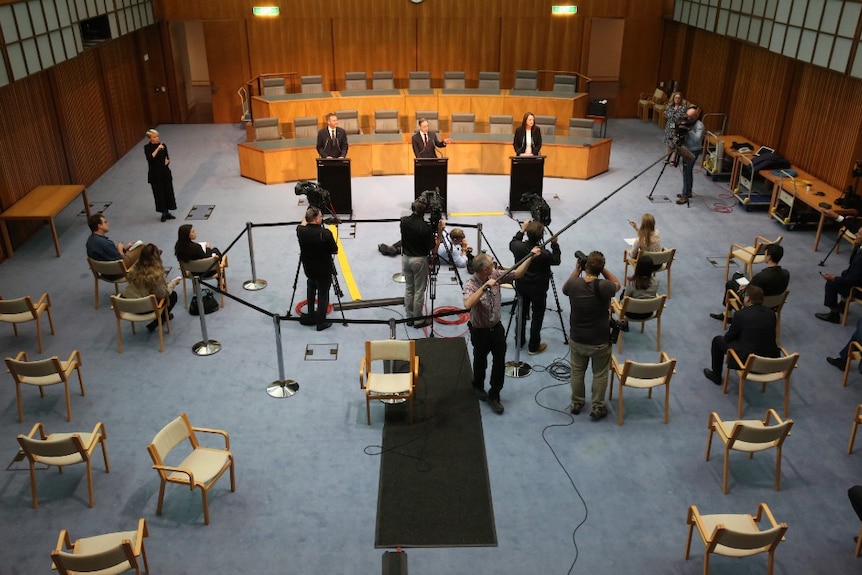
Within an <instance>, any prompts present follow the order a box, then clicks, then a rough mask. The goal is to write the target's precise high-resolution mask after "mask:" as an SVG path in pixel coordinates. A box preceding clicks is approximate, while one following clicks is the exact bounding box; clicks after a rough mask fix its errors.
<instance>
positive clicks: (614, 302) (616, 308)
mask: <svg viewBox="0 0 862 575" xmlns="http://www.w3.org/2000/svg"><path fill="white" fill-rule="evenodd" d="M622 309H623V307H622V304H620V300H619V299H618V298H617V296H614V297H613V298H611V311H612V312H613V313H615V314H617V315H618V316H619V315H620V313H622Z"/></svg>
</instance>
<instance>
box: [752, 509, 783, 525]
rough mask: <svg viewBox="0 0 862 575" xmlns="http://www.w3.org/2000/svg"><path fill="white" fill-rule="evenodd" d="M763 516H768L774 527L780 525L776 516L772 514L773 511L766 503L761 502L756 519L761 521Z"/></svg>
mask: <svg viewBox="0 0 862 575" xmlns="http://www.w3.org/2000/svg"><path fill="white" fill-rule="evenodd" d="M763 516H766V519H767V520H769V522H770V523H771V524H772V527H778V521H776V520H775V516H774V515H772V511H771V510H770V509H769V507H767V505H766V503H761V504H759V505H758V506H757V515H756V516H755V518H754V520H755V521H756V522H758V523H759V522H760V519H761V518H762V517H763Z"/></svg>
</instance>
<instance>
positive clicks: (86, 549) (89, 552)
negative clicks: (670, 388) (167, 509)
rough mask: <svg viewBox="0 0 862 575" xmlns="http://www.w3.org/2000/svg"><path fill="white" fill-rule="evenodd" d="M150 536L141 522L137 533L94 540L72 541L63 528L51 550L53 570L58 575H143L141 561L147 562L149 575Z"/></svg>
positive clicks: (96, 536)
mask: <svg viewBox="0 0 862 575" xmlns="http://www.w3.org/2000/svg"><path fill="white" fill-rule="evenodd" d="M148 536H149V531H148V530H147V520H146V519H144V518H143V517H141V518H140V519H138V528H137V529H135V530H134V531H118V532H115V533H104V534H102V535H95V536H93V537H81V538H80V539H77V540H75V541H72V537H71V535H69V531H68V530H66V529H63V530H62V531H60V536H59V537H58V538H57V546H56V547H54V550H53V551H51V560H52V561H53V563H54V564H53V566H52V567H53V568H56V569H57V573H58V574H59V575H77V574H79V573H80V574H83V573H95V574H98V575H107V574H111V573H126V572H128V571H132V570H134V572H135V575H141V566H140V565H138V558H139V557H140V558H141V559H143V561H144V571H145V572H146V573H149V572H150V565H149V563H148V562H147V550H146V548H145V547H144V538H145V537H148Z"/></svg>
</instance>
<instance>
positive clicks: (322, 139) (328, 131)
mask: <svg viewBox="0 0 862 575" xmlns="http://www.w3.org/2000/svg"><path fill="white" fill-rule="evenodd" d="M317 153H318V155H320V157H321V158H346V157H347V132H345V131H344V128H339V127H338V116H336V115H335V113H334V112H330V113H328V114H327V115H326V127H325V128H323V129H322V130H320V131H319V132H317Z"/></svg>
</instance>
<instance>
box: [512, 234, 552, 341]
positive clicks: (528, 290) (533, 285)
mask: <svg viewBox="0 0 862 575" xmlns="http://www.w3.org/2000/svg"><path fill="white" fill-rule="evenodd" d="M544 233H545V224H543V223H542V222H540V221H536V220H527V221H525V222H524V223H523V224H522V225H521V229H520V231H518V233H516V234H515V235H514V237H513V238H512V241H510V242H509V250H510V251H511V252H512V255H513V256H515V261H516V262H518V261H521V260H522V259H523V258H525V257H527V255H529V254H530V251H531V250H532V249H533V248H534V247H536V246H538V245H539V244H540V243H541V242H542V236H543V235H544ZM524 234H526V235H527V238H526V240H525V239H524ZM551 250H552V251H548V250H546V249H541V251H540V252H539V255H538V256H536V257H535V258H534V259H535V261H534V262H533V263H532V264H531V265H530V269H529V270H527V272H526V273H524V277H522V278H521V279H519V280H518V281H516V282H515V289H516V290H517V292H518V295H519V296H521V332H520V333H521V341H520V342H518V344H519V345H522V346H523V345H524V341H526V338H525V332H526V328H527V315H528V314H527V310H528V309H529V310H530V313H531V314H532V322H531V323H530V339H529V345H528V347H527V352H528V353H529V354H530V355H536V354H537V353H542V352H543V351H545V350H546V349H547V348H548V344H546V343H544V342H542V333H541V332H542V321H543V320H544V319H545V308H546V307H547V301H548V284H549V283H550V281H551V275H552V274H553V272H552V271H551V266H558V265H560V258H561V253H560V246H559V244H558V243H557V236H553V237H552V238H551Z"/></svg>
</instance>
